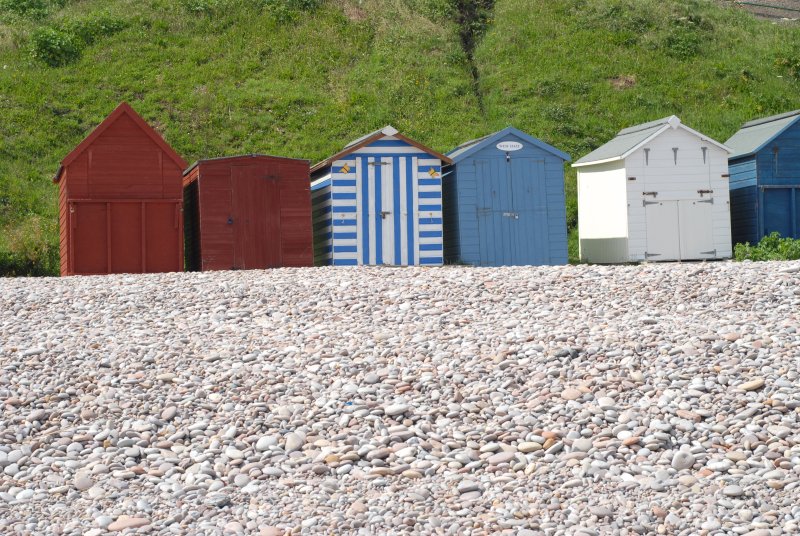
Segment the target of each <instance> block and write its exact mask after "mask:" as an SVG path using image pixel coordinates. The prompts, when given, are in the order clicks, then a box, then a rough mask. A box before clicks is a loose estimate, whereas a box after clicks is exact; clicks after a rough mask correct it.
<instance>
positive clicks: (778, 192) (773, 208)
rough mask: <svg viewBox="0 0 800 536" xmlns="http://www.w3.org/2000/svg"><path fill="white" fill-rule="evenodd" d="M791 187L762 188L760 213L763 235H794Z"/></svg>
mask: <svg viewBox="0 0 800 536" xmlns="http://www.w3.org/2000/svg"><path fill="white" fill-rule="evenodd" d="M792 193H793V192H792V189H791V188H763V187H762V196H763V197H762V199H763V202H762V203H761V206H762V209H761V210H762V214H763V221H764V236H768V235H769V234H770V233H779V234H780V235H781V236H782V237H794V227H795V225H794V221H793V220H794V210H793V209H794V207H793V206H792V205H793V204H795V203H793V199H792V198H793V196H792Z"/></svg>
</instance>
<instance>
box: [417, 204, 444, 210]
mask: <svg viewBox="0 0 800 536" xmlns="http://www.w3.org/2000/svg"><path fill="white" fill-rule="evenodd" d="M419 209H420V210H421V211H422V210H433V211H436V210H442V205H420V206H419Z"/></svg>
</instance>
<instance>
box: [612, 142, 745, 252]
mask: <svg viewBox="0 0 800 536" xmlns="http://www.w3.org/2000/svg"><path fill="white" fill-rule="evenodd" d="M625 165H626V169H627V174H626V184H627V204H628V218H629V224H628V225H629V235H628V236H629V241H628V243H629V259H630V260H631V261H634V262H638V261H669V260H698V259H717V258H726V257H730V256H731V222H730V198H729V185H728V177H727V176H726V175H727V174H728V154H727V153H726V152H725V151H724V150H722V149H720V148H719V147H717V146H716V145H714V144H712V143H710V142H708V141H705V140H701V139H700V138H698V137H697V136H695V135H694V134H692V133H690V132H688V131H686V130H684V129H682V128H677V129H670V130H667V131H665V132H663V133H662V134H660V135H659V136H657V137H656V138H655V139H653V140H652V141H651V142H650V143H648V144H647V145H645V146H644V147H641V148H639V149H637V150H636V151H634V152H633V153H632V154H631V155H629V156H628V157H627V158H626V164H625ZM634 179H635V180H634Z"/></svg>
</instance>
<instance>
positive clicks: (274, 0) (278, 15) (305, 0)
mask: <svg viewBox="0 0 800 536" xmlns="http://www.w3.org/2000/svg"><path fill="white" fill-rule="evenodd" d="M321 4H322V0H264V8H265V9H266V10H267V11H268V12H269V14H270V15H272V17H273V18H274V19H275V20H277V21H278V22H281V23H284V22H293V21H296V20H298V19H299V18H300V17H301V16H302V15H303V13H308V12H312V11H314V10H315V9H317V8H318V7H319V6H320V5H321Z"/></svg>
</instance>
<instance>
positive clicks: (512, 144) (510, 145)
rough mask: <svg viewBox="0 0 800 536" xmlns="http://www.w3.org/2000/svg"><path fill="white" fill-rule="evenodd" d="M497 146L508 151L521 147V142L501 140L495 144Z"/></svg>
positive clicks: (517, 149)
mask: <svg viewBox="0 0 800 536" xmlns="http://www.w3.org/2000/svg"><path fill="white" fill-rule="evenodd" d="M497 148H498V149H500V150H501V151H505V152H507V153H510V152H511V151H519V150H520V149H522V144H521V143H520V142H518V141H501V142H500V143H498V144H497Z"/></svg>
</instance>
